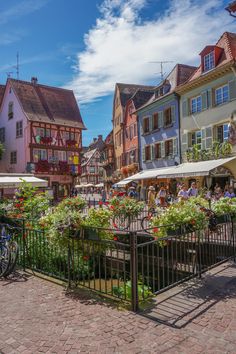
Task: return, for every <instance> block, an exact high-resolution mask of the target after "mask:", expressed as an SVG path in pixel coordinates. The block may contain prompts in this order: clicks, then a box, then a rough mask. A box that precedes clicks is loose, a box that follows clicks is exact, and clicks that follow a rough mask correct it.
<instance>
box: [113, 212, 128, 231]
mask: <svg viewBox="0 0 236 354" xmlns="http://www.w3.org/2000/svg"><path fill="white" fill-rule="evenodd" d="M112 224H113V225H112V226H113V227H114V228H115V229H118V230H127V229H128V228H129V225H130V219H129V217H127V216H125V215H121V216H114V218H113V219H112Z"/></svg>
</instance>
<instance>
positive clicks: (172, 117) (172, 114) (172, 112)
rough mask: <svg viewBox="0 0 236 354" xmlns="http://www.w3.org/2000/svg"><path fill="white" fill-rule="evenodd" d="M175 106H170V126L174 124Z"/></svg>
mask: <svg viewBox="0 0 236 354" xmlns="http://www.w3.org/2000/svg"><path fill="white" fill-rule="evenodd" d="M175 120H176V119H175V106H171V121H172V124H174V123H175Z"/></svg>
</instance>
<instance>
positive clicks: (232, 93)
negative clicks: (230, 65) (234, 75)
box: [229, 80, 236, 100]
mask: <svg viewBox="0 0 236 354" xmlns="http://www.w3.org/2000/svg"><path fill="white" fill-rule="evenodd" d="M229 98H230V100H235V99H236V80H232V81H229Z"/></svg>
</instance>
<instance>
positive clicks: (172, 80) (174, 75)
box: [136, 64, 196, 109]
mask: <svg viewBox="0 0 236 354" xmlns="http://www.w3.org/2000/svg"><path fill="white" fill-rule="evenodd" d="M195 70H196V67H195V66H190V65H185V64H176V65H175V66H174V68H173V69H172V71H171V72H170V73H169V74H168V75H167V77H166V79H165V80H164V81H162V82H161V83H160V84H159V85H158V86H156V87H155V90H154V91H157V90H158V89H160V88H161V87H163V86H164V85H165V84H168V85H169V86H170V87H169V91H168V92H167V93H165V94H164V95H162V96H159V97H156V95H155V93H154V94H153V95H152V96H151V98H150V99H149V100H148V101H147V102H146V103H145V104H143V105H142V106H140V107H138V108H143V107H146V106H148V105H149V104H151V103H153V102H156V101H159V100H161V99H163V98H164V97H166V96H168V95H170V94H171V93H173V92H175V89H176V88H177V87H178V86H179V85H181V84H183V83H184V82H186V81H187V80H188V78H189V77H190V76H191V75H192V74H193V72H194V71H195ZM138 108H136V109H138Z"/></svg>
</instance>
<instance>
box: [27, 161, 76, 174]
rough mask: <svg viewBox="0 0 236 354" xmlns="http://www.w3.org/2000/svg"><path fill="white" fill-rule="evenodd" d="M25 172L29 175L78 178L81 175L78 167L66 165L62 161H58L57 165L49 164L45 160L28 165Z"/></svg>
mask: <svg viewBox="0 0 236 354" xmlns="http://www.w3.org/2000/svg"><path fill="white" fill-rule="evenodd" d="M26 170H27V172H29V173H38V174H39V173H40V174H43V173H45V174H50V175H72V176H78V175H80V174H81V166H80V165H76V164H68V163H67V162H64V161H59V162H58V163H50V162H48V161H47V160H40V161H39V162H36V163H28V164H27V167H26Z"/></svg>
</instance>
